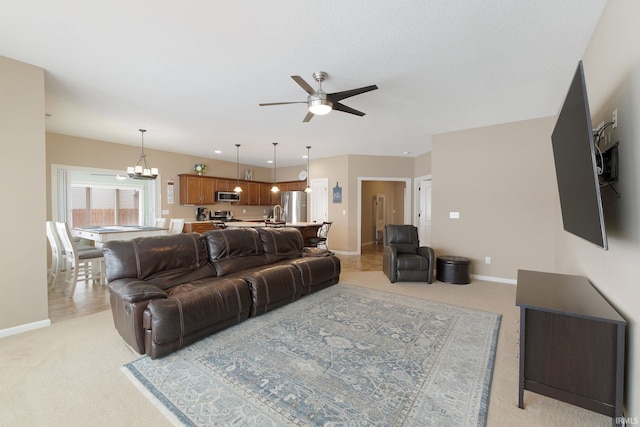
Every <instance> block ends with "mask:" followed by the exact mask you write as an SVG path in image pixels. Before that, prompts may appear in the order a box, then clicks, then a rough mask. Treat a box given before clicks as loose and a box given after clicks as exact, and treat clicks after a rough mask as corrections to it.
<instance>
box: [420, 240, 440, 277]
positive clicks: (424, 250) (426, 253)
mask: <svg viewBox="0 0 640 427" xmlns="http://www.w3.org/2000/svg"><path fill="white" fill-rule="evenodd" d="M418 254H419V255H421V256H423V257H425V258H427V259H428V260H429V274H428V278H427V283H432V282H433V271H434V269H435V267H436V254H435V252H434V250H433V248H430V247H429V246H420V247H419V248H418Z"/></svg>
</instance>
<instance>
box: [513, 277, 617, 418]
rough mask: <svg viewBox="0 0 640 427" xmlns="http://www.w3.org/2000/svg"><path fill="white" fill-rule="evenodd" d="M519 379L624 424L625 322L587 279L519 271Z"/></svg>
mask: <svg viewBox="0 0 640 427" xmlns="http://www.w3.org/2000/svg"><path fill="white" fill-rule="evenodd" d="M516 305H517V306H519V307H520V381H519V383H520V384H519V385H520V388H519V396H518V406H519V407H520V408H524V401H523V399H524V390H529V391H533V392H535V393H538V394H543V395H545V396H549V397H552V398H554V399H558V400H562V401H564V402H567V403H571V404H573V405H576V406H580V407H582V408H586V409H589V410H591V411H594V412H598V413H601V414H604V415H608V416H610V417H613V423H614V425H615V424H617V423H620V424H623V423H624V421H623V418H622V417H623V415H622V393H623V387H624V345H625V326H626V321H625V320H624V319H623V318H622V317H621V316H620V315H619V314H618V312H617V311H616V310H615V309H614V308H613V307H612V306H611V305H610V304H609V303H608V302H607V301H606V300H605V299H604V298H603V297H602V295H600V293H599V292H598V291H597V290H596V289H595V288H594V287H593V286H592V285H591V283H589V281H588V280H587V279H586V278H585V277H581V276H570V275H564V274H553V273H542V272H538V271H528V270H518V289H517V293H516Z"/></svg>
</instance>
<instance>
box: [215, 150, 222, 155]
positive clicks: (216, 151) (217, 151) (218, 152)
mask: <svg viewBox="0 0 640 427" xmlns="http://www.w3.org/2000/svg"><path fill="white" fill-rule="evenodd" d="M214 153H216V154H222V151H220V150H215V151H214Z"/></svg>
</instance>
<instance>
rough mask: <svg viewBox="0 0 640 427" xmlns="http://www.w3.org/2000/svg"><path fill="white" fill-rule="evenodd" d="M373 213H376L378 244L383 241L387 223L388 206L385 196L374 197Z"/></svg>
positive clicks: (377, 195) (379, 194)
mask: <svg viewBox="0 0 640 427" xmlns="http://www.w3.org/2000/svg"><path fill="white" fill-rule="evenodd" d="M373 204H374V207H373V211H374V212H375V219H374V220H375V224H376V244H378V243H379V240H380V239H382V232H383V231H384V226H385V224H386V223H387V206H386V203H385V195H384V194H382V193H378V194H376V195H375V196H374V197H373Z"/></svg>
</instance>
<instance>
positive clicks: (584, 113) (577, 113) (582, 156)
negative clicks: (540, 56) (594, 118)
mask: <svg viewBox="0 0 640 427" xmlns="http://www.w3.org/2000/svg"><path fill="white" fill-rule="evenodd" d="M551 143H552V146H553V157H554V160H555V167H556V177H557V180H558V191H559V193H560V208H561V210H562V223H563V226H564V229H565V230H566V231H568V232H569V233H572V234H574V235H576V236H578V237H581V238H583V239H585V240H588V241H590V242H592V243H595V244H596V245H598V246H600V247H602V248H604V249H608V246H607V235H606V232H605V226H604V215H603V211H602V199H601V196H600V185H599V182H598V171H597V168H596V157H595V147H594V142H593V129H592V127H591V115H590V113H589V101H588V99H587V88H586V84H585V79H584V69H583V67H582V61H580V62H579V63H578V68H577V69H576V72H575V74H574V76H573V80H572V81H571V86H570V87H569V92H568V93H567V97H566V98H565V100H564V104H562V108H561V110H560V114H559V115H558V120H557V122H556V126H555V128H554V130H553V133H552V135H551Z"/></svg>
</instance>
